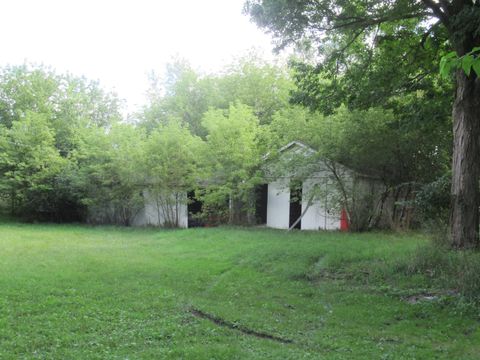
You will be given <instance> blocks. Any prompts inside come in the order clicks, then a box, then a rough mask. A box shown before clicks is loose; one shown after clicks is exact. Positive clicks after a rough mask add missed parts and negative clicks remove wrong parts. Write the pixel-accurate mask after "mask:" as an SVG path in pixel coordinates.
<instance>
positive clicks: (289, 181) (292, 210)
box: [265, 141, 350, 230]
mask: <svg viewBox="0 0 480 360" xmlns="http://www.w3.org/2000/svg"><path fill="white" fill-rule="evenodd" d="M315 154H316V151H315V150H313V149H312V148H310V147H308V146H307V145H305V144H303V143H301V142H298V141H293V142H291V143H289V144H288V145H286V146H284V147H283V148H281V149H280V150H279V159H277V160H273V162H274V164H272V163H269V155H267V156H266V158H265V160H266V162H267V165H266V169H267V173H271V174H272V173H273V174H275V175H272V176H267V179H268V189H267V192H268V195H267V199H266V201H267V206H266V213H267V214H266V225H267V227H271V228H276V229H289V228H290V227H291V226H292V225H293V224H294V222H295V221H296V220H297V219H298V218H299V217H301V220H300V221H299V222H298V224H297V226H296V228H298V229H302V230H338V229H341V227H342V219H341V217H342V213H343V217H344V219H343V222H344V224H343V226H346V215H345V212H344V211H342V209H341V208H339V206H338V192H337V190H336V186H335V183H334V180H333V179H332V172H331V170H330V169H329V168H328V167H327V166H326V164H322V162H321V161H320V162H318V161H317V162H316V163H315V167H316V168H315V170H314V171H312V169H305V167H308V166H310V167H311V165H312V163H311V162H310V163H309V162H308V161H306V162H305V163H302V159H308V158H309V157H311V156H313V155H315ZM285 160H287V162H288V161H290V162H294V163H298V167H297V168H296V169H295V167H290V166H288V169H286V170H285V172H286V173H284V174H281V175H279V173H281V172H282V170H280V171H279V169H278V168H277V169H276V170H273V171H272V170H271V169H272V166H275V165H278V164H281V165H280V167H282V166H283V165H284V164H285V163H286V161H285ZM303 170H305V171H307V172H306V174H308V175H305V176H300V178H302V183H301V184H299V183H294V179H295V178H296V177H297V176H294V175H298V174H293V173H292V172H297V171H303ZM341 170H342V171H343V172H344V173H345V172H350V171H348V170H347V169H345V168H344V167H342V168H341ZM302 214H303V216H302Z"/></svg>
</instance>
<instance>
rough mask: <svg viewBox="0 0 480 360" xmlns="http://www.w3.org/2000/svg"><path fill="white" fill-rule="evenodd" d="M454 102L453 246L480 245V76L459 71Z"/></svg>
mask: <svg viewBox="0 0 480 360" xmlns="http://www.w3.org/2000/svg"><path fill="white" fill-rule="evenodd" d="M456 78H457V93H456V98H455V103H454V105H453V142H454V144H453V163H452V192H451V195H452V213H451V235H452V247H453V248H457V249H471V248H478V247H479V237H478V236H479V229H478V227H479V205H480V196H479V195H480V194H479V182H478V181H479V175H480V79H479V78H478V77H477V76H476V75H475V74H474V73H473V72H472V74H470V76H467V75H466V74H465V73H464V72H463V70H461V69H460V70H457V74H456Z"/></svg>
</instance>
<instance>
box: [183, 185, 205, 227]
mask: <svg viewBox="0 0 480 360" xmlns="http://www.w3.org/2000/svg"><path fill="white" fill-rule="evenodd" d="M187 197H188V204H187V211H188V227H189V228H193V227H203V226H205V223H204V222H203V220H202V218H201V215H202V207H203V203H202V202H201V201H199V200H197V198H195V191H189V192H188V194H187Z"/></svg>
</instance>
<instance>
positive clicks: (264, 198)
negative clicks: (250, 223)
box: [255, 184, 268, 225]
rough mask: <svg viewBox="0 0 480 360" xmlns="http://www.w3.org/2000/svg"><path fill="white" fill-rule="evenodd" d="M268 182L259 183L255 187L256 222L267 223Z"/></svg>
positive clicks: (258, 223)
mask: <svg viewBox="0 0 480 360" xmlns="http://www.w3.org/2000/svg"><path fill="white" fill-rule="evenodd" d="M267 203H268V184H262V185H258V186H257V187H256V189H255V222H256V223H257V225H265V224H266V223H267Z"/></svg>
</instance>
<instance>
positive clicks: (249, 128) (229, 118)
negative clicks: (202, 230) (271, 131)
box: [202, 103, 261, 221]
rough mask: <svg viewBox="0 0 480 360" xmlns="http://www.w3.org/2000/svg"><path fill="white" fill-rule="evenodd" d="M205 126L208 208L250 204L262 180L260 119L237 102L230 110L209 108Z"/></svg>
mask: <svg viewBox="0 0 480 360" xmlns="http://www.w3.org/2000/svg"><path fill="white" fill-rule="evenodd" d="M202 125H203V126H204V127H205V129H207V131H208V135H207V141H206V153H205V156H206V158H207V159H208V161H207V162H206V164H207V171H206V172H205V174H206V175H207V179H206V183H207V192H206V194H205V196H204V200H205V202H206V206H207V207H209V206H210V207H211V206H218V207H219V208H220V209H221V207H222V206H223V207H225V206H226V204H228V201H229V200H230V201H240V202H243V203H248V200H249V199H248V197H249V196H250V195H251V190H252V189H253V187H254V186H255V185H256V184H257V182H258V181H259V178H258V176H257V175H258V174H257V170H258V168H259V164H260V161H261V153H260V152H259V144H258V129H259V120H258V118H257V117H256V116H255V115H254V113H253V110H252V109H251V108H250V107H249V106H247V105H243V104H241V103H236V104H231V105H230V107H229V109H228V111H225V110H221V109H210V110H209V111H208V112H207V113H206V114H205V116H204V118H203V121H202ZM248 205H250V204H248ZM230 221H233V219H230Z"/></svg>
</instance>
